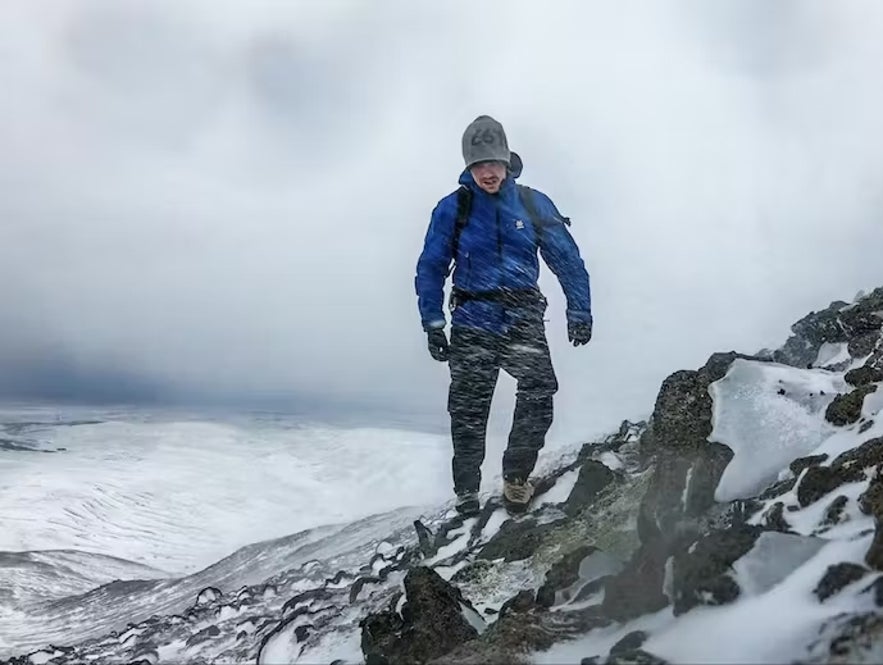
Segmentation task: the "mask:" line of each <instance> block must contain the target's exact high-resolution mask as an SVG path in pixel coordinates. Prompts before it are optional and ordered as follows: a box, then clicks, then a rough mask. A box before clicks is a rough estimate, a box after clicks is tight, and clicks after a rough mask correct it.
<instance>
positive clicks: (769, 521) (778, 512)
mask: <svg viewBox="0 0 883 665" xmlns="http://www.w3.org/2000/svg"><path fill="white" fill-rule="evenodd" d="M760 519H761V523H762V524H763V525H764V526H765V527H766V528H767V529H769V530H771V531H779V532H781V533H790V532H791V525H790V524H789V523H788V520H787V519H785V504H784V503H782V502H781V501H776V502H775V503H774V504H773V505H772V506H770V507H769V508H768V509H767V510H766V512H765V513H764V514H763V515H762V516H761V518H760Z"/></svg>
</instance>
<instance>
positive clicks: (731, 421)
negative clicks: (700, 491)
mask: <svg viewBox="0 0 883 665" xmlns="http://www.w3.org/2000/svg"><path fill="white" fill-rule="evenodd" d="M846 389H847V386H846V383H845V381H844V380H843V378H842V377H841V376H840V375H838V374H831V373H829V372H825V371H822V370H802V369H796V368H794V367H789V366H786V365H778V364H770V363H761V362H756V361H750V360H743V359H741V358H740V359H736V360H735V361H734V362H733V364H732V365H731V366H730V369H729V371H728V372H727V374H726V376H724V377H723V378H722V379H720V380H719V381H715V382H714V383H712V384H711V385H710V386H709V393H710V394H711V396H712V399H713V400H714V406H713V412H712V423H713V429H712V432H711V435H710V436H709V441H713V442H718V443H723V444H724V445H726V446H728V447H729V448H730V449H732V450H733V453H734V455H733V459H732V461H730V463H729V464H728V465H727V468H726V469H725V470H724V473H723V475H722V476H721V480H720V483H719V484H718V487H717V489H716V491H715V499H716V500H717V501H732V500H734V499H742V498H748V497H751V496H754V495H755V494H757V493H758V492H760V491H761V490H763V489H764V488H765V487H767V486H768V485H770V484H771V483H773V482H775V480H776V478H777V476H778V474H779V472H780V471H781V470H782V469H783V468H785V467H787V465H788V464H789V463H790V462H791V461H792V460H794V459H795V458H797V457H802V456H804V455H808V454H809V453H811V452H812V451H813V450H815V449H816V448H818V447H819V445H820V444H821V443H822V442H823V441H824V440H825V439H826V438H828V437H829V436H831V435H832V434H833V433H834V432H835V431H836V430H835V428H834V427H833V426H832V425H830V424H829V423H828V422H826V421H825V419H824V417H823V416H824V409H825V408H826V407H827V405H828V404H829V403H830V402H831V400H832V399H833V398H834V396H835V395H836V394H837V393H838V392H844V391H845V390H846Z"/></svg>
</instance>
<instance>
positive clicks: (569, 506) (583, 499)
mask: <svg viewBox="0 0 883 665" xmlns="http://www.w3.org/2000/svg"><path fill="white" fill-rule="evenodd" d="M615 480H616V474H615V473H614V472H613V471H611V470H610V469H609V468H607V466H605V465H604V464H602V463H601V462H597V461H595V460H591V459H590V460H586V461H585V462H583V464H582V466H581V467H580V470H579V476H577V479H576V484H575V485H574V486H573V489H572V490H571V491H570V496H568V497H567V500H566V501H565V502H564V512H566V513H567V514H568V515H570V516H571V517H572V516H575V515H577V514H579V513H580V512H582V511H583V510H584V509H585V508H587V507H588V506H590V505H592V503H593V502H594V501H595V499H596V498H597V496H598V494H599V493H600V492H601V491H602V490H603V489H604V488H605V487H607V486H608V485H610V483H612V482H614V481H615Z"/></svg>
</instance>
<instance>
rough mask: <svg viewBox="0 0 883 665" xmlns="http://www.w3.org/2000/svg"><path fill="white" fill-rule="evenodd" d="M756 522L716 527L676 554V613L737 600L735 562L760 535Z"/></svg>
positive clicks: (737, 587)
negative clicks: (733, 572)
mask: <svg viewBox="0 0 883 665" xmlns="http://www.w3.org/2000/svg"><path fill="white" fill-rule="evenodd" d="M761 533H762V529H761V528H760V527H757V526H750V525H740V526H737V527H733V528H729V529H724V530H719V531H713V532H711V533H710V534H708V535H706V536H704V537H703V538H701V539H700V540H699V541H697V542H696V544H695V545H694V546H693V547H691V548H690V550H689V551H687V552H684V553H678V554H676V555H675V558H674V568H673V571H674V579H673V581H674V613H675V615H679V614H683V613H685V612H688V611H689V610H691V609H693V608H694V607H696V606H697V605H723V604H726V603H731V602H733V601H735V600H736V599H737V598H738V597H739V594H740V593H741V590H740V588H739V584H738V583H737V582H736V580H735V579H734V577H733V575H732V570H733V569H732V565H733V563H735V562H736V561H737V560H738V559H739V558H741V557H742V556H744V555H745V554H746V553H747V552H748V551H749V550H751V548H753V547H754V544H755V542H756V541H757V539H758V538H759V537H760V535H761Z"/></svg>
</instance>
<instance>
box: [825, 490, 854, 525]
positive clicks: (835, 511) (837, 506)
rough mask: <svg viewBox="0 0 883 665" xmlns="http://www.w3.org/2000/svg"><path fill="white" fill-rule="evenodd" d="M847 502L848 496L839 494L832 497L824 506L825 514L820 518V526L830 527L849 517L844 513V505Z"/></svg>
mask: <svg viewBox="0 0 883 665" xmlns="http://www.w3.org/2000/svg"><path fill="white" fill-rule="evenodd" d="M848 503H849V497H846V496H844V495H843V494H841V495H840V496H838V497H837V498H836V499H834V500H833V501H832V502H831V503H830V505H829V506H828V507H827V508H825V516H824V517H823V518H822V526H825V527H831V526H834V525H836V524H840V523H841V522H845V521H846V520H847V519H849V517H848V515H846V506H847V504H848Z"/></svg>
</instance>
